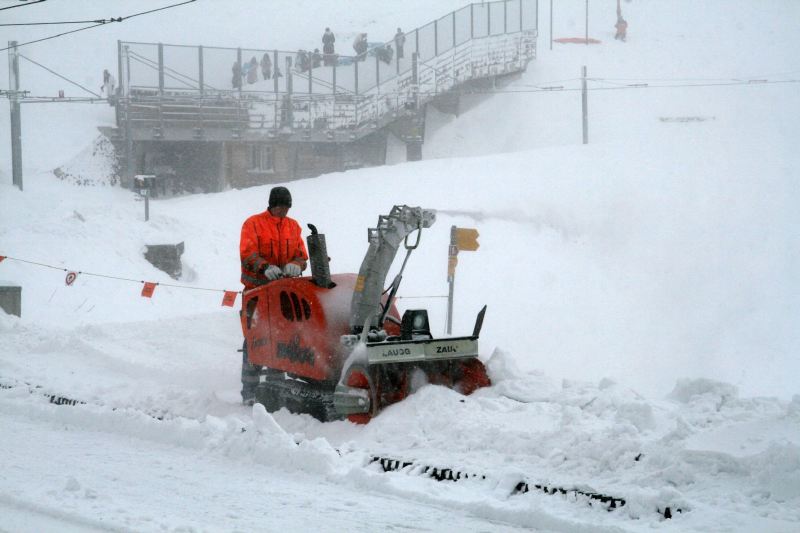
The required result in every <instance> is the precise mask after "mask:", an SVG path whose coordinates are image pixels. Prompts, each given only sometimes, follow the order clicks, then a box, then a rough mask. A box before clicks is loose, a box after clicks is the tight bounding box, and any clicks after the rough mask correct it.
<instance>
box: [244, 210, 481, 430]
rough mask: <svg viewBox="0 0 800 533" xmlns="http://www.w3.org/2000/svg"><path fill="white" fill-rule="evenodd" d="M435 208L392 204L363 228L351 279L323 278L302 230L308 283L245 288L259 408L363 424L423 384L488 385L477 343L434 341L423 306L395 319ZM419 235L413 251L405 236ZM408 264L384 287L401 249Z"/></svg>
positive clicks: (313, 239) (462, 388) (325, 268)
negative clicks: (361, 253) (360, 256)
mask: <svg viewBox="0 0 800 533" xmlns="http://www.w3.org/2000/svg"><path fill="white" fill-rule="evenodd" d="M435 219H436V213H435V211H432V210H428V209H422V208H419V207H408V206H394V207H393V208H392V210H391V212H390V213H389V215H386V216H380V217H379V219H378V225H377V227H375V228H370V229H369V230H368V231H367V235H368V241H369V248H368V250H367V254H366V256H365V257H364V260H363V262H362V264H361V268H360V270H359V272H358V274H357V275H356V274H334V275H331V274H330V268H329V265H328V252H327V248H326V244H325V236H324V235H323V234H320V233H318V232H317V229H316V228H315V227H314V226H313V225H311V224H309V228H310V229H311V234H310V235H309V236H308V238H307V242H308V251H309V258H310V260H311V274H312V275H311V276H309V277H300V278H283V279H278V280H275V281H272V282H270V283H268V284H266V285H264V286H262V287H257V288H255V289H252V290H249V291H246V292H245V293H244V296H243V299H242V306H243V308H242V313H241V317H242V329H243V331H244V337H245V342H244V347H243V350H244V357H245V360H246V361H248V362H249V363H250V364H251V365H252V367H253V369H254V373H255V374H256V375H257V378H258V386H257V388H256V401H257V402H258V403H261V404H263V405H264V407H265V408H266V409H267V411H270V412H273V411H277V410H278V409H280V408H281V407H286V408H287V409H288V410H289V411H291V412H293V413H308V414H310V415H312V416H314V417H315V418H317V419H319V420H322V421H328V420H336V419H341V418H345V417H346V418H348V419H349V420H350V421H352V422H355V423H367V422H368V421H369V420H370V419H371V418H372V417H374V416H375V415H377V414H378V413H379V412H380V411H381V409H383V408H384V407H386V406H387V405H390V404H393V403H395V402H398V401H400V400H402V399H403V398H405V397H406V396H408V395H409V394H410V393H411V392H413V390H414V388H415V387H416V386H418V385H420V384H425V383H433V384H439V385H444V386H447V387H451V388H453V389H454V390H457V391H459V392H461V393H462V394H470V393H472V392H473V391H475V390H476V389H478V388H480V387H485V386H488V385H489V384H490V383H489V377H488V376H487V374H486V368H485V367H484V365H483V363H481V361H480V360H478V358H477V357H478V336H479V334H480V330H481V325H482V323H483V316H484V314H485V312H486V307H485V306H484V307H483V309H482V310H481V311H480V313H478V316H477V319H476V321H475V327H474V329H473V331H472V334H471V335H469V336H464V337H450V338H441V339H435V338H434V337H433V335H432V334H431V328H430V326H429V324H428V313H427V311H426V310H424V309H413V310H407V311H406V312H405V313H404V314H403V316H402V317H401V316H400V314H399V312H398V310H397V308H396V306H395V297H396V295H397V290H398V288H399V285H400V281H401V279H402V275H403V270H404V269H405V266H406V263H407V262H408V258H409V256H410V254H411V252H412V251H413V250H414V249H415V248H416V247H417V246H418V245H419V242H420V236H421V233H422V230H423V229H424V228H429V227H430V226H431V225H432V224H433V223H434V221H435ZM414 232H416V238H415V239H414V241H415V242H414V243H413V244H412V243H411V242H410V241H411V239H410V237H412V235H413V234H414ZM401 244H402V245H403V246H404V248H405V250H406V257H405V260H404V261H403V265H402V267H401V269H400V272H399V273H398V274H397V275H396V276H395V278H394V280H393V281H392V283H391V284H390V285H389V287H388V288H386V289H385V290H384V288H383V287H384V283H385V282H386V277H387V274H388V272H389V268H390V267H391V265H392V262H393V260H394V258H395V256H396V254H397V251H398V249H399V248H400V245H401Z"/></svg>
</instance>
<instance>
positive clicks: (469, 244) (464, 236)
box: [454, 228, 480, 252]
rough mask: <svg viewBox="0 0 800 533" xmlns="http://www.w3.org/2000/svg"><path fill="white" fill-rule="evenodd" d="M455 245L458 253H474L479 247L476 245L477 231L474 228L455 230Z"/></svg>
mask: <svg viewBox="0 0 800 533" xmlns="http://www.w3.org/2000/svg"><path fill="white" fill-rule="evenodd" d="M454 240H455V243H454V244H455V245H456V246H457V247H458V249H459V251H464V252H474V251H475V250H477V249H478V247H479V246H480V245H479V244H478V230H476V229H475V228H456V229H455V239H454Z"/></svg>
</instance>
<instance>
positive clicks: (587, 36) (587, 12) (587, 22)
mask: <svg viewBox="0 0 800 533" xmlns="http://www.w3.org/2000/svg"><path fill="white" fill-rule="evenodd" d="M585 28H586V46H589V0H586V25H585Z"/></svg>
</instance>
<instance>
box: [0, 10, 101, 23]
mask: <svg viewBox="0 0 800 533" xmlns="http://www.w3.org/2000/svg"><path fill="white" fill-rule="evenodd" d="M14 7H19V6H14ZM6 9H8V8H6ZM90 22H96V23H98V24H99V23H105V22H116V21H115V20H110V19H109V20H106V19H97V20H62V21H58V22H12V23H8V24H0V26H46V25H53V24H89V23H90Z"/></svg>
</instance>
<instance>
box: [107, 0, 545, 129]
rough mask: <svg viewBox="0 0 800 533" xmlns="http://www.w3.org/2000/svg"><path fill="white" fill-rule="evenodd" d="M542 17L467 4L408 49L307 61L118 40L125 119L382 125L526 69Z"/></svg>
mask: <svg viewBox="0 0 800 533" xmlns="http://www.w3.org/2000/svg"><path fill="white" fill-rule="evenodd" d="M537 17H538V0H499V1H495V2H481V3H473V4H469V5H467V6H465V7H463V8H461V9H459V10H457V11H453V12H451V13H449V14H447V15H445V16H444V17H441V18H439V19H436V20H434V21H433V22H430V23H428V24H426V25H424V26H422V27H420V28H416V29H414V30H412V31H410V32H407V33H406V34H405V45H404V46H403V50H402V51H403V54H402V57H400V54H398V51H399V50H397V46H396V44H395V43H394V40H392V41H389V42H384V43H370V48H369V50H368V52H367V53H365V54H363V55H362V56H358V57H356V56H348V55H338V54H336V55H333V56H327V57H325V56H323V55H321V54H320V55H319V56H316V57H315V56H314V54H313V52H312V53H311V54H309V55H307V56H306V57H307V61H305V60H303V58H302V54H299V53H298V52H288V51H282V50H257V49H244V48H219V47H203V46H185V45H171V44H162V43H137V42H122V41H120V42H119V43H118V63H119V65H118V69H119V78H120V93H119V103H120V106H121V107H122V108H123V109H122V110H121V112H120V114H119V117H120V119H121V120H130V121H132V123H133V125H134V126H135V125H142V124H144V125H151V124H154V123H158V125H159V126H161V127H163V126H165V125H167V124H169V125H173V126H176V127H180V126H182V125H192V126H193V127H195V128H213V127H221V128H228V127H236V128H246V129H266V130H277V129H285V128H289V129H292V130H295V129H309V130H337V129H359V128H363V127H365V126H368V125H372V126H373V127H375V125H377V124H379V123H380V122H381V121H386V120H388V119H390V118H391V117H395V116H397V115H398V114H399V113H404V112H407V111H409V110H411V109H416V107H417V106H419V105H421V104H423V103H425V102H426V101H428V100H430V99H432V98H434V97H435V96H436V95H438V94H441V93H443V92H447V91H450V90H453V89H455V88H456V87H457V86H459V85H461V84H463V83H466V82H468V81H470V80H475V79H480V78H487V77H492V76H499V75H503V74H508V73H512V72H519V71H521V70H523V69H524V68H525V67H526V65H527V62H528V61H529V60H531V59H533V58H535V55H536V36H537V31H536V28H537V26H538V20H537ZM390 47H391V50H392V51H391V57H388V55H387V53H386V52H387V51H388V50H389V48H390ZM298 59H299V60H300V61H299V62H298ZM298 63H300V65H299V66H298ZM120 125H121V124H120ZM232 125H233V126H232Z"/></svg>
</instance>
